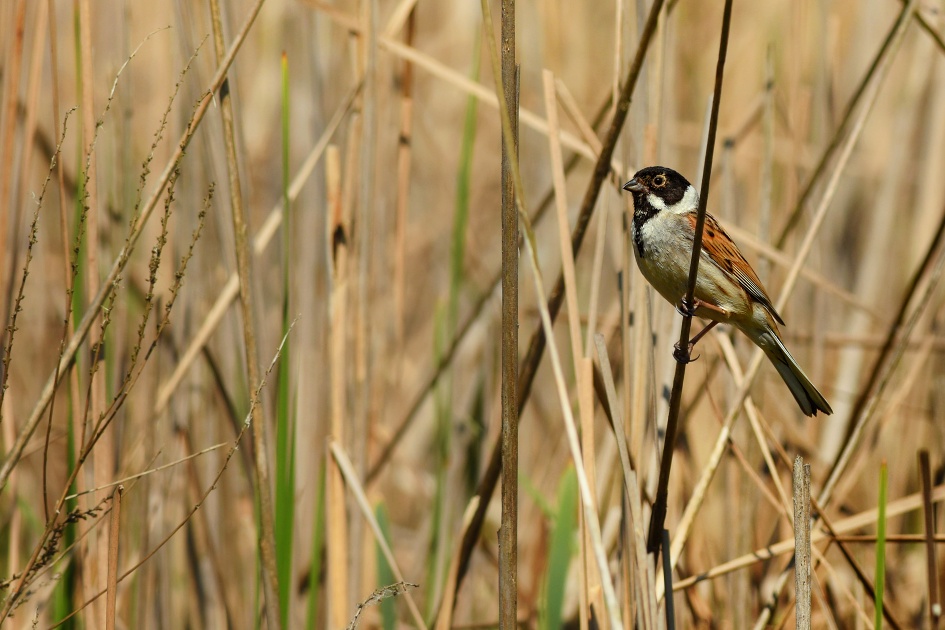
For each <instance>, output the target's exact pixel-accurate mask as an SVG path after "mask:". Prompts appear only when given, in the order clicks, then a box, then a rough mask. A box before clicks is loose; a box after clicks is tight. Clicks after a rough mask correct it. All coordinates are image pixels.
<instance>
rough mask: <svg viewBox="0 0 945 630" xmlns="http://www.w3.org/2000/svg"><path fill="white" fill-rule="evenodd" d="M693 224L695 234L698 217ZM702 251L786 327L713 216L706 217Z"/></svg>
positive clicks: (756, 278) (692, 214) (752, 273)
mask: <svg viewBox="0 0 945 630" xmlns="http://www.w3.org/2000/svg"><path fill="white" fill-rule="evenodd" d="M689 222H690V223H691V224H692V228H693V233H695V227H696V214H695V213H694V212H693V213H690V214H689ZM702 249H703V251H705V253H706V254H707V255H708V257H709V260H711V261H712V264H714V265H715V266H716V267H718V268H719V269H720V270H721V271H722V272H723V273H725V274H726V275H728V276H729V277H731V278H733V279H734V280H735V281H736V282H737V283H738V284H739V286H741V287H742V288H743V289H745V291H746V292H747V293H748V295H749V296H750V297H751V298H752V299H753V300H755V301H756V302H758V303H760V304H761V305H763V306H764V307H765V308H766V309H768V312H770V313H771V315H772V316H774V319H775V320H777V322H778V323H779V324H782V325H783V324H784V320H783V319H781V316H780V315H779V314H778V312H777V311H776V310H775V308H774V304H772V302H771V297H770V296H769V295H768V292H767V291H765V286H764V285H763V284H762V283H761V280H760V279H759V278H758V274H756V273H755V270H754V269H752V268H751V265H749V264H748V261H747V260H745V257H744V256H742V253H741V252H740V251H738V246H736V245H735V242H734V241H733V240H732V238H731V237H730V236H729V235H728V234H727V233H726V232H725V230H723V229H722V226H721V225H719V222H718V221H716V220H715V217H713V216H712V215H711V214H706V216H705V230H704V231H703V233H702Z"/></svg>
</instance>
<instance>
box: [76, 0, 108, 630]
mask: <svg viewBox="0 0 945 630" xmlns="http://www.w3.org/2000/svg"><path fill="white" fill-rule="evenodd" d="M77 8H78V31H79V33H78V34H79V48H80V50H81V55H82V58H81V68H80V76H81V81H82V82H81V91H82V92H81V95H80V98H81V108H80V112H79V113H80V116H81V119H82V144H83V146H82V154H83V155H84V158H85V169H86V170H85V173H82V174H81V175H82V177H83V178H84V186H85V196H84V199H83V200H82V203H83V204H84V205H85V212H86V241H85V268H86V270H87V273H86V276H85V278H86V280H85V290H86V294H85V295H83V296H79V299H80V300H81V301H82V303H83V304H84V303H86V302H91V301H92V300H93V298H94V297H95V294H96V293H97V292H98V290H99V286H100V284H101V283H100V279H99V271H98V261H99V207H98V186H97V183H96V171H97V169H96V163H97V161H98V160H97V157H96V154H95V152H94V150H93V148H94V143H95V136H96V129H95V102H94V97H93V90H92V87H93V85H94V82H95V79H94V77H93V73H92V68H93V67H94V66H93V62H92V55H93V50H92V24H91V21H92V16H91V14H90V6H89V0H79V3H78V7H77ZM94 322H95V320H94V319H93V323H94ZM101 335H102V329H101V328H100V327H99V326H93V327H92V329H91V331H90V334H89V340H88V341H89V345H88V347H89V348H95V347H96V345H97V344H99V343H101V342H102V341H103V340H102V338H101ZM92 356H93V360H94V361H101V362H102V363H103V364H104V361H105V358H104V357H103V356H99V355H98V353H97V352H93V353H92ZM80 365H81V364H80ZM98 368H99V366H97V365H91V366H89V373H88V378H89V384H88V391H87V395H88V396H89V400H88V401H86V404H87V408H86V414H85V416H84V417H83V416H82V414H76V418H77V420H78V422H80V423H81V427H77V428H78V429H79V430H78V433H77V435H80V436H82V437H81V442H82V443H84V442H85V437H86V435H87V434H86V430H87V429H88V420H89V418H93V419H96V418H98V417H99V414H100V413H101V411H102V410H103V409H104V407H105V380H104V374H98V372H97V370H98ZM96 375H98V378H96ZM113 439H114V432H112V431H108V432H106V433H105V434H104V435H103V436H102V439H101V448H98V449H96V450H95V453H94V454H93V456H92V466H91V470H89V469H88V468H87V469H86V470H85V471H84V473H85V474H83V475H80V476H79V477H78V488H79V489H80V490H81V489H85V488H94V487H95V486H97V485H98V484H99V483H100V482H101V483H104V482H105V481H106V480H108V479H110V478H111V475H112V472H113V471H114V468H115V465H114V461H113V459H112V454H113V453H114V452H115V448H114V444H113ZM88 500H89V501H91V497H89V498H88ZM86 507H89V508H90V507H92V504H91V503H88V502H87V503H86ZM108 553H109V549H108V540H107V538H106V537H105V536H104V535H102V533H101V532H99V531H98V530H95V529H93V530H92V531H91V532H90V533H89V558H88V561H87V562H83V563H82V564H81V566H82V572H83V574H84V579H85V581H86V584H88V585H89V586H90V587H92V590H95V591H97V590H99V589H101V588H104V587H105V580H106V572H105V568H106V567H107V565H108ZM89 618H90V619H87V621H90V623H91V624H92V625H99V626H101V625H104V623H105V609H104V607H103V604H102V603H101V602H97V603H96V604H94V605H93V606H92V608H91V611H90V613H89Z"/></svg>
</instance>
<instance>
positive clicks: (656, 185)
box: [623, 166, 690, 208]
mask: <svg viewBox="0 0 945 630" xmlns="http://www.w3.org/2000/svg"><path fill="white" fill-rule="evenodd" d="M689 185H690V184H689V182H688V181H687V180H686V178H685V177H683V176H682V175H680V174H679V173H677V172H676V171H674V170H673V169H671V168H667V167H665V166H648V167H646V168H644V169H641V170H639V171H637V173H636V175H634V176H633V179H631V180H630V181H629V182H627V183H626V185H625V186H624V187H623V189H624V190H628V191H630V192H631V193H633V201H634V205H637V206H639V205H640V202H642V201H644V200H646V199H647V197H649V196H650V195H655V196H656V197H658V198H659V199H660V200H662V202H663V204H662V205H663V206H664V207H667V208H668V207H670V206H674V205H676V204H677V203H679V202H680V201H682V198H683V197H684V196H685V195H686V190H687V189H688V188H689Z"/></svg>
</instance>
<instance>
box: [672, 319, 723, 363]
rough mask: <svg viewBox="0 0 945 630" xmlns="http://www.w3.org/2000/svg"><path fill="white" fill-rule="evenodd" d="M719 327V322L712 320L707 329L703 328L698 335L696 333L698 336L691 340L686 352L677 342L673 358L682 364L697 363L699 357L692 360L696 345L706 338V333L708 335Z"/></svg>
mask: <svg viewBox="0 0 945 630" xmlns="http://www.w3.org/2000/svg"><path fill="white" fill-rule="evenodd" d="M717 325H718V322H717V321H715V320H714V319H713V320H711V321H710V322H709V323H708V324H707V325H706V327H705V328H703V329H702V330H700V331H699V332H698V333H696V336H695V337H693V338H692V339H690V340H689V343H687V344H686V349H685V350H683V349H682V348H680V347H679V342H677V343H676V344H675V345H674V346H673V348H675V349H674V350H673V358H674V359H676V360H677V361H679V362H680V363H692V362H693V361H695V360H696V359H698V358H699V357H696V358H695V359H693V358H692V349H693V348H694V347H695V346H696V343H698V342H699V340H700V339H702V338H703V337H705V335H706V333H708V332H709V331H710V330H712V329H713V328H715V327H716V326H717Z"/></svg>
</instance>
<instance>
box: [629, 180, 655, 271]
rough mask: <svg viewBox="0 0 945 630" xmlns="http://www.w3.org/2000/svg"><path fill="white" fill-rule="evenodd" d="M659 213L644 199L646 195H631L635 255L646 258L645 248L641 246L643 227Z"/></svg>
mask: <svg viewBox="0 0 945 630" xmlns="http://www.w3.org/2000/svg"><path fill="white" fill-rule="evenodd" d="M658 212H659V210H657V209H656V208H654V207H653V206H652V205H651V204H650V202H649V201H647V199H646V194H635V195H633V244H634V246H635V247H636V248H637V255H638V256H639V257H640V258H646V248H645V247H644V245H643V226H644V225H646V222H647V221H649V220H650V219H652V218H653V217H655V216H656V214H657V213H658Z"/></svg>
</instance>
